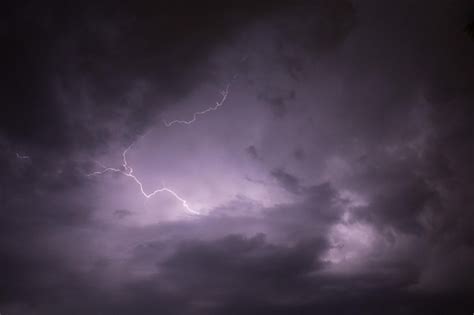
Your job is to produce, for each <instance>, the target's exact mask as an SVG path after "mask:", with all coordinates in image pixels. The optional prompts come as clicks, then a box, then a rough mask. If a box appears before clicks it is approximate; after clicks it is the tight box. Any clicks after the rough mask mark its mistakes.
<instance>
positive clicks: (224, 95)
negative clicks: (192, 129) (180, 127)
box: [163, 75, 237, 127]
mask: <svg viewBox="0 0 474 315" xmlns="http://www.w3.org/2000/svg"><path fill="white" fill-rule="evenodd" d="M236 79H237V75H234V77H233V78H232V81H234V80H236ZM232 81H231V83H232ZM231 83H228V84H227V85H226V87H225V89H223V90H222V91H220V94H221V95H222V98H221V99H220V100H219V101H217V102H216V105H214V106H212V107H209V108H206V109H205V110H202V111H200V112H195V113H194V114H193V118H192V119H190V120H179V119H176V120H172V121H166V120H163V123H164V124H165V126H166V127H171V126H173V125H174V124H184V125H190V124H192V123H193V122H195V121H196V120H197V118H198V116H201V115H204V114H207V113H209V112H212V111H215V110H218V109H219V107H221V106H222V105H224V103H225V101H226V99H227V95H229V91H230V86H231Z"/></svg>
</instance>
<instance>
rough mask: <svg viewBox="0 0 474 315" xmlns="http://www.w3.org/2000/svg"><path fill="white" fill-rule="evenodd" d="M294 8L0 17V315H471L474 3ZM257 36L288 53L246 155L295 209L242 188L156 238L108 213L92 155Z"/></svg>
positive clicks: (54, 11) (165, 226)
mask: <svg viewBox="0 0 474 315" xmlns="http://www.w3.org/2000/svg"><path fill="white" fill-rule="evenodd" d="M292 2H293V1H278V2H275V1H273V2H271V3H265V2H258V3H256V2H254V1H253V2H251V1H241V2H239V3H238V4H233V5H234V7H233V8H232V9H230V8H229V7H228V5H229V4H228V3H226V2H220V3H212V2H211V1H204V2H200V3H199V4H197V3H196V4H189V3H185V2H181V1H178V2H174V3H173V4H169V3H168V4H166V5H165V4H161V3H156V2H137V3H133V4H132V3H121V4H117V3H115V2H104V3H101V4H92V3H90V4H88V3H83V4H75V5H74V6H68V5H66V4H63V3H54V2H48V3H42V4H36V3H32V2H28V1H26V2H22V3H21V4H15V5H9V6H6V7H5V8H4V10H2V12H3V13H2V22H1V26H2V27H1V28H0V29H1V30H0V32H1V36H2V42H3V46H4V47H6V48H5V49H3V50H2V52H1V53H0V58H1V59H2V61H4V62H3V63H4V67H3V70H4V71H3V75H4V77H5V80H4V81H5V83H4V84H3V85H2V92H3V93H2V95H3V97H4V98H3V104H4V109H2V115H1V118H0V149H1V153H0V173H1V174H2V176H1V178H0V312H1V313H2V314H6V315H8V314H18V315H27V314H48V315H50V314H65V313H68V314H84V313H87V314H119V315H120V314H123V315H126V314H156V313H163V314H226V315H228V314H328V313H330V314H380V313H384V314H466V313H470V312H471V313H472V311H473V309H474V305H473V303H472V299H471V295H472V288H473V286H474V283H473V282H472V279H474V278H473V277H472V265H473V264H474V247H473V246H474V217H473V215H472V211H471V208H472V206H471V205H472V187H473V186H472V182H473V180H474V177H473V176H474V169H473V166H472V165H473V163H472V160H473V152H474V148H473V143H474V142H473V141H472V140H473V139H472V138H473V134H474V132H473V128H472V119H473V117H474V113H473V107H472V104H473V100H474V94H473V91H474V86H473V84H474V62H473V58H472V56H474V45H473V42H472V40H470V37H469V34H470V33H472V32H471V27H470V25H472V20H470V18H471V17H470V16H469V14H470V12H471V10H472V4H471V3H469V2H468V1H458V2H450V3H445V4H441V3H433V2H430V1H424V2H416V3H414V2H409V1H398V2H392V3H388V2H384V3H381V2H380V1H354V3H351V2H349V1H325V0H324V1H311V2H305V3H301V2H300V3H292ZM260 23H261V24H260ZM466 25H468V26H467V27H466ZM260 28H263V29H264V30H263V31H261V32H260ZM268 29H271V31H272V32H268ZM252 30H253V31H256V33H258V34H260V35H258V36H260V37H258V36H257V38H258V40H259V41H260V40H261V41H262V42H265V40H266V39H267V38H265V36H262V34H265V35H267V34H268V33H271V34H272V36H273V37H272V36H269V37H271V38H272V40H274V43H273V44H274V46H271V47H272V49H271V53H268V55H265V53H266V52H252V53H254V54H258V53H262V55H263V57H262V59H264V60H263V61H259V62H260V63H261V64H257V65H255V64H252V62H253V60H255V59H252V56H250V57H248V59H249V60H248V62H246V63H245V64H243V65H242V68H245V69H244V70H245V71H243V72H248V73H244V75H243V77H245V75H248V77H249V78H248V81H249V82H250V83H249V84H253V85H254V86H252V91H256V92H255V94H256V95H252V96H253V98H254V99H256V100H258V101H262V102H263V103H265V104H267V105H269V106H270V108H271V112H270V113H269V115H270V119H269V120H268V121H264V122H263V123H262V124H261V126H260V125H259V126H258V127H259V128H261V129H264V128H268V130H264V131H262V132H261V133H259V134H258V137H257V136H256V139H244V140H245V141H244V142H243V143H244V144H243V145H240V143H239V148H240V150H242V149H241V148H245V146H247V145H249V144H252V145H250V146H249V147H247V149H246V153H247V155H248V156H249V157H250V158H252V159H253V160H258V161H259V163H255V161H253V164H259V165H264V166H263V167H262V168H263V169H264V170H263V171H262V172H261V173H262V174H264V175H266V176H267V177H266V179H268V178H270V179H274V180H275V182H276V185H274V184H273V185H274V186H277V189H279V190H280V191H281V192H283V193H286V194H287V195H289V196H290V197H288V198H289V200H286V201H282V200H281V199H277V198H276V197H280V196H279V195H278V196H277V193H274V192H272V193H271V194H270V197H266V196H265V197H262V200H264V201H270V202H272V203H271V205H265V206H264V205H263V203H264V201H262V200H254V199H252V198H249V197H247V196H245V195H244V196H241V195H239V193H240V191H236V192H235V198H234V199H233V200H231V201H229V202H224V203H223V204H221V205H219V206H216V207H215V208H213V209H212V210H210V212H209V214H208V215H203V216H200V217H197V218H194V217H192V218H191V219H189V218H187V217H186V218H185V219H183V220H176V221H172V222H159V223H153V222H152V223H149V224H145V225H141V224H136V225H134V224H131V223H130V222H133V220H134V218H136V217H138V216H139V215H140V213H139V211H135V209H133V208H132V207H130V208H128V207H127V206H125V205H118V206H117V203H114V204H113V206H112V210H110V213H111V216H110V217H111V218H112V219H110V220H108V221H107V220H103V219H101V217H100V216H101V215H103V213H104V212H105V211H106V210H104V209H102V208H107V206H105V205H103V204H100V203H99V202H98V200H100V199H99V197H102V196H99V195H100V194H101V193H102V194H103V192H101V191H100V190H99V189H98V188H97V186H95V185H94V184H91V183H90V182H87V181H86V179H85V176H84V174H83V169H84V168H88V167H86V166H88V165H84V164H87V163H91V162H89V161H88V159H87V158H84V155H87V154H88V153H90V152H92V151H94V150H98V151H100V150H102V151H106V150H107V148H108V146H109V145H112V143H113V142H114V141H118V142H121V143H126V144H127V145H128V143H129V142H131V141H132V140H134V139H135V138H136V137H137V136H138V135H140V134H143V133H144V132H146V130H147V128H148V127H149V126H151V125H152V124H153V123H154V121H153V119H155V118H154V117H156V114H159V113H160V112H161V111H162V110H163V109H164V108H165V107H166V106H171V105H168V104H173V103H174V102H176V101H177V100H179V99H181V98H183V97H185V96H186V95H189V94H190V93H191V92H192V90H193V89H195V88H196V87H198V86H199V85H200V84H201V82H202V81H212V80H215V79H216V78H215V76H216V74H215V73H214V69H213V67H214V66H213V65H212V63H211V62H210V61H209V60H208V57H209V55H210V54H211V53H212V52H213V51H215V50H216V49H218V48H222V47H227V46H228V45H229V47H234V46H232V45H233V42H234V41H235V42H237V43H239V45H240V44H241V43H242V42H245V40H242V37H245V36H246V35H242V34H241V33H240V32H241V31H242V32H244V33H245V34H247V35H248V33H249V32H252ZM259 32H260V33H259ZM266 32H267V33H266ZM273 32H274V33H273ZM275 34H276V35H275ZM249 37H251V36H250V35H249ZM252 48H253V47H249V50H250V51H252ZM273 48H275V49H273ZM246 49H247V47H244V49H242V50H246ZM239 58H241V56H239ZM254 66H255V67H254ZM265 67H270V68H271V69H272V70H274V69H277V70H275V71H274V72H271V73H270V74H269V75H267V74H266V76H263V78H264V79H259V78H258V76H256V77H257V79H255V78H253V77H252V76H251V71H262V72H264V71H265V69H266V68H265ZM230 68H232V67H230ZM262 69H264V70H262ZM281 69H283V70H284V71H283V72H284V73H285V75H288V76H289V79H284V80H283V79H281V78H280V77H278V76H279V75H281V73H280V72H279V71H280V70H281ZM334 77H335V78H336V79H334ZM252 80H253V81H252ZM288 82H290V83H291V84H289V83H288ZM295 82H296V83H295ZM305 84H306V85H308V86H310V88H309V89H311V90H314V91H315V93H314V95H313V94H311V96H312V97H314V99H309V100H308V99H305V96H304V93H300V91H299V90H298V88H300V85H301V86H304V85H305ZM333 85H334V86H333ZM235 90H236V91H238V88H236V89H235ZM262 91H263V92H262ZM296 95H297V97H296ZM234 105H235V104H234ZM234 108H239V106H237V105H235V106H234ZM220 113H222V112H220ZM253 114H254V112H253V111H252V112H250V114H249V117H247V118H249V119H248V120H249V121H250V120H251V118H252V117H251V116H253ZM272 115H273V117H272ZM298 115H299V116H298ZM222 117H224V118H223V121H224V124H225V123H226V121H227V120H232V118H233V117H231V115H227V116H225V113H224V116H222ZM274 117H277V118H278V119H274ZM246 123H247V122H246ZM217 126H219V125H217ZM248 126H249V127H250V126H251V124H250V123H249V124H248ZM248 126H247V125H245V126H244V127H245V128H243V129H247V127H248ZM294 126H296V127H297V128H295V129H296V130H297V132H295V134H294V135H289V136H288V135H287V134H286V132H289V130H290V129H292V128H293V127H294ZM210 128H212V129H213V135H214V132H215V133H219V132H220V131H219V130H217V131H216V130H214V125H213V126H211V127H210ZM305 128H306V129H305ZM215 129H218V128H215ZM249 129H250V128H249ZM259 130H260V129H259ZM196 132H197V133H198V132H200V131H196ZM233 132H235V133H237V134H238V133H240V132H243V131H242V130H234V131H233ZM227 136H229V137H227V138H225V143H223V144H222V147H226V145H228V144H230V143H231V142H232V141H233V140H232V139H231V137H230V134H229V135H227ZM206 137H210V136H209V134H205V133H203V137H202V138H203V139H204V140H205V139H206ZM102 145H103V146H104V147H103V148H102ZM273 146H274V147H275V148H273ZM99 148H100V149H99ZM240 152H242V151H240ZM16 153H21V154H26V155H29V156H31V158H30V159H19V158H17V156H16ZM213 154H214V152H212V154H211V153H210V154H209V156H213ZM280 156H282V157H283V158H282V159H281V160H278V161H277V162H275V163H273V162H271V161H272V159H277V158H279V157H280ZM205 157H208V156H205ZM285 157H289V159H287V160H285ZM185 159H196V160H198V158H196V157H195V156H194V155H189V152H187V153H186V155H185ZM83 160H87V161H86V162H82V161H83ZM247 160H248V158H247ZM288 160H289V161H290V162H288ZM216 161H217V162H216V165H218V164H219V163H222V164H223V165H224V166H225V167H223V168H222V169H225V171H234V172H240V173H245V172H246V170H245V169H244V168H242V169H239V168H238V167H237V166H235V165H234V164H232V165H231V167H228V165H227V164H225V163H224V161H221V159H220V156H219V157H218V158H216ZM234 162H235V161H232V163H234ZM235 164H238V163H235ZM232 167H235V168H236V169H232ZM202 171H203V172H202V173H203V174H204V173H206V172H207V171H208V170H202ZM204 171H206V172H204ZM209 172H211V171H210V170H209ZM320 174H322V175H320ZM252 175H253V174H252ZM318 176H320V177H318ZM313 177H314V180H313ZM316 177H317V178H316ZM259 178H260V177H259ZM266 179H265V180H261V181H259V186H258V187H259V188H258V189H260V187H264V188H268V187H271V185H272V184H271V183H269V181H267V180H266ZM205 181H206V179H205V178H203V180H202V181H201V180H200V181H199V185H201V184H202V183H203V182H205ZM196 186H198V185H196ZM218 186H219V187H217V188H219V189H216V191H219V190H225V189H227V187H226V185H225V184H221V183H220V182H219V185H218ZM251 187H252V188H251V189H250V190H252V189H253V188H255V187H256V186H255V187H254V186H251ZM212 188H216V187H212ZM255 190H257V188H255ZM107 193H108V195H107V196H108V197H109V198H110V199H114V198H116V197H119V196H118V195H120V194H121V192H120V191H115V190H113V189H111V191H110V192H107ZM209 194H210V195H213V194H216V195H217V193H215V192H214V191H212V192H210V193H209ZM138 195H139V194H138ZM110 196H111V197H110ZM133 196H134V197H135V195H133ZM292 198H294V199H292ZM99 204H100V206H99ZM140 204H142V202H141V199H140ZM125 207H127V208H125ZM151 207H153V206H151ZM157 208H159V207H157ZM117 209H118V210H117ZM158 210H161V209H158ZM158 210H157V211H158ZM188 219H189V220H188ZM154 222H155V221H154Z"/></svg>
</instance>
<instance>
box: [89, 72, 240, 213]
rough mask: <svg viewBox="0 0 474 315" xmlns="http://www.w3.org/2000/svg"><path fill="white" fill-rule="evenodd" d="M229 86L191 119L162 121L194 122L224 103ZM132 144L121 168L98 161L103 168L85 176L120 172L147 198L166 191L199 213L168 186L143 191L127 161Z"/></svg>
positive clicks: (188, 123) (170, 124)
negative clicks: (215, 100) (211, 103)
mask: <svg viewBox="0 0 474 315" xmlns="http://www.w3.org/2000/svg"><path fill="white" fill-rule="evenodd" d="M237 77H238V76H237V75H234V77H233V78H232V81H234V80H236V79H237ZM232 81H231V82H232ZM230 86H231V83H228V84H227V85H226V88H225V89H224V90H222V91H221V92H220V94H221V95H222V98H221V99H220V100H219V101H217V102H216V105H214V106H212V107H209V108H207V109H205V110H203V111H200V112H196V113H194V114H193V118H192V119H191V120H173V121H170V122H167V121H166V120H164V121H163V123H164V124H165V126H166V127H171V126H172V125H174V124H185V125H190V124H192V123H193V122H195V121H196V120H197V118H198V116H200V115H204V114H206V113H208V112H211V111H215V110H217V109H219V107H221V106H222V105H224V103H225V101H226V99H227V96H228V95H229V91H230ZM132 145H133V144H132ZM132 145H130V146H129V147H128V148H127V149H126V150H125V151H123V153H122V167H121V168H113V167H106V166H104V165H102V164H101V163H98V164H99V165H100V166H101V167H102V168H103V170H102V171H96V172H93V173H90V174H87V176H96V175H103V174H105V173H108V172H114V173H120V174H122V175H125V176H127V177H130V178H131V179H133V180H134V181H135V183H136V184H137V185H138V187H139V188H140V192H141V193H142V195H143V196H145V198H147V199H149V198H151V197H153V196H154V195H156V194H157V193H161V192H167V193H169V194H171V195H173V197H175V198H176V199H177V200H178V201H179V202H181V204H182V205H183V207H184V208H185V209H186V210H187V211H188V212H189V213H191V214H195V215H200V214H201V213H200V212H198V211H196V210H193V209H192V208H191V207H190V206H189V205H188V202H187V201H186V200H185V199H183V198H182V197H181V196H179V195H178V194H177V193H176V192H175V191H173V190H172V189H170V188H168V187H162V188H158V189H156V190H154V191H152V192H151V193H147V192H145V189H144V188H143V184H142V182H141V181H140V180H139V179H138V177H137V176H136V175H134V174H133V168H132V167H131V166H129V165H128V162H127V153H128V151H129V150H130V148H131V147H132Z"/></svg>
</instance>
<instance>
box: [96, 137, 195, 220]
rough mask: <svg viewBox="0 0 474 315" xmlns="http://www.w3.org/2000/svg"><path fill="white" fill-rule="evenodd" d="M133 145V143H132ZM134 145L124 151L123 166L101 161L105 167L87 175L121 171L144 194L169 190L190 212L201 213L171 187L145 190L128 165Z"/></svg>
mask: <svg viewBox="0 0 474 315" xmlns="http://www.w3.org/2000/svg"><path fill="white" fill-rule="evenodd" d="M132 145H133V144H132ZM132 145H130V146H129V147H128V148H127V149H125V151H123V153H122V168H114V167H106V166H104V165H103V164H101V163H99V162H98V164H99V165H100V166H101V167H103V170H101V171H96V172H93V173H90V174H87V176H96V175H103V174H105V173H108V172H114V173H120V174H122V175H125V176H127V177H130V178H131V179H133V180H134V181H135V183H136V184H137V185H138V187H139V188H140V192H141V193H142V195H143V196H144V197H145V198H147V199H149V198H151V197H153V196H154V195H156V194H157V193H161V192H167V193H169V194H171V195H173V197H175V198H176V199H177V200H178V201H180V202H181V204H182V206H183V207H184V208H185V209H186V210H187V211H188V212H189V213H192V214H197V215H199V214H200V213H199V212H198V211H196V210H193V209H192V208H191V207H190V206H189V205H188V202H187V201H186V200H185V199H183V198H182V197H181V196H179V195H178V194H177V193H176V192H175V191H174V190H172V189H170V188H167V187H162V188H158V189H156V190H154V191H152V192H151V193H147V192H146V191H145V189H144V188H143V183H142V182H141V181H140V179H138V177H137V176H136V175H135V174H133V168H132V167H131V166H129V165H128V161H127V153H128V151H129V150H130V149H131V147H132Z"/></svg>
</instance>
